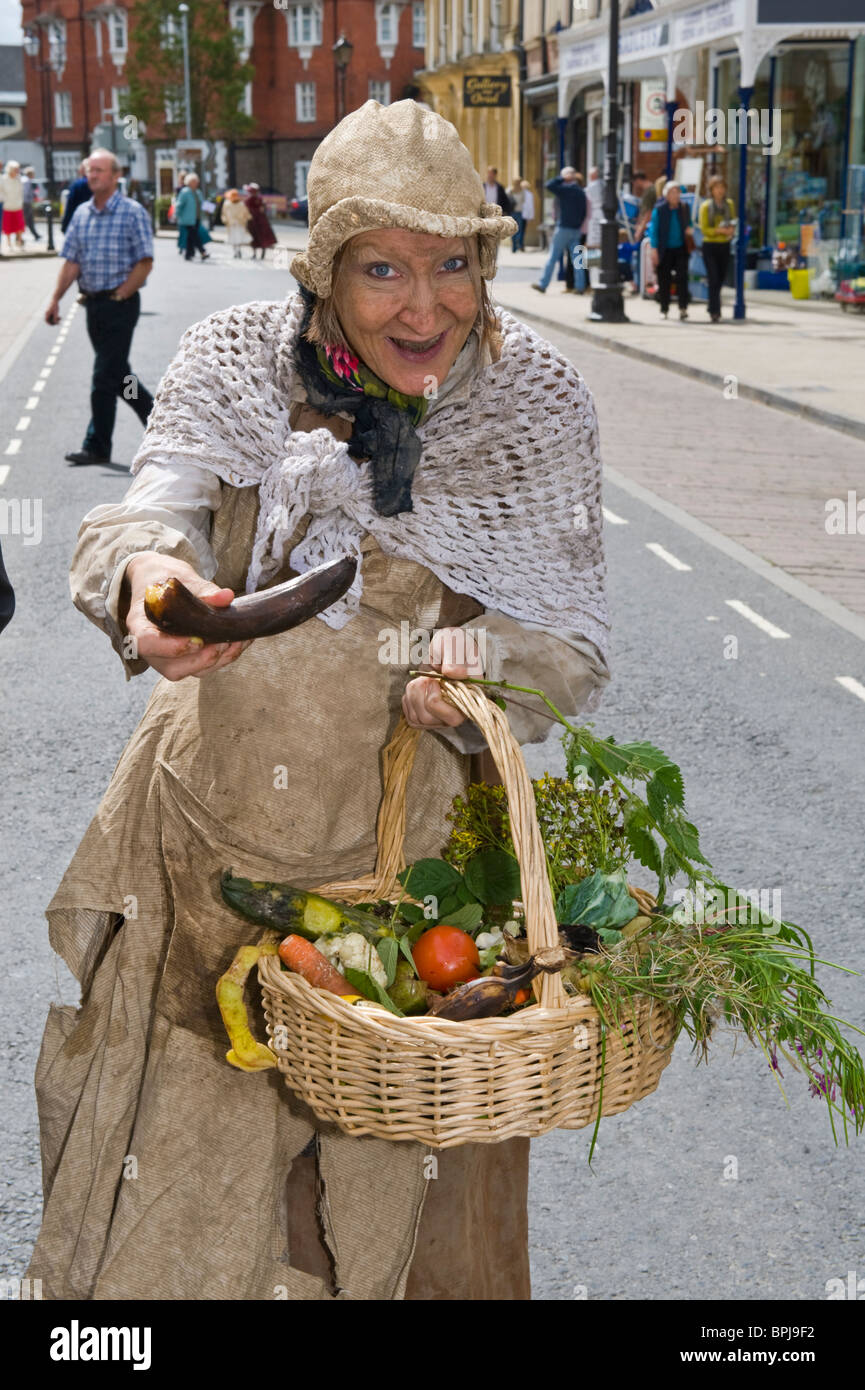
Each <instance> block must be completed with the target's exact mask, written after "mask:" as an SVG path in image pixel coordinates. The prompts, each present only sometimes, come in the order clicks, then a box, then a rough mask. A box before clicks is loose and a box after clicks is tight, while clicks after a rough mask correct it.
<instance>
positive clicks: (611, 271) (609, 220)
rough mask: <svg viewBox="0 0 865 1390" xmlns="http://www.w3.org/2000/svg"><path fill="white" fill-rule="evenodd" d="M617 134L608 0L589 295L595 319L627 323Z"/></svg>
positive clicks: (614, 45)
mask: <svg viewBox="0 0 865 1390" xmlns="http://www.w3.org/2000/svg"><path fill="white" fill-rule="evenodd" d="M618 137H619V0H610V53H609V71H608V74H607V148H606V153H605V155H604V198H603V202H602V203H601V208H602V210H603V214H604V216H603V219H602V221H601V274H600V283H599V284H598V286H597V287H596V289H595V292H594V294H593V295H592V312H591V313H590V314H589V318H590V319H593V320H594V321H595V322H603V323H628V322H629V320H628V316H627V314H626V313H625V301H624V299H623V298H622V287H621V284H620V281H619V223H618V219H617V216H616V214H617V212H618V201H619V200H618V197H617V194H616V167H617V164H618Z"/></svg>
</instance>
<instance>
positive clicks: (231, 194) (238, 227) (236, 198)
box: [222, 188, 255, 261]
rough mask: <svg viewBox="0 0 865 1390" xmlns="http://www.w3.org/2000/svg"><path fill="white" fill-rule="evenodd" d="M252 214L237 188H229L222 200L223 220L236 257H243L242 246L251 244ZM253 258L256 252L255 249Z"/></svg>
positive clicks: (238, 258)
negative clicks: (250, 224)
mask: <svg viewBox="0 0 865 1390" xmlns="http://www.w3.org/2000/svg"><path fill="white" fill-rule="evenodd" d="M251 216H252V214H251V213H250V211H249V208H248V207H247V206H246V203H245V202H244V201H243V199H242V198H241V196H240V193H239V192H238V190H237V189H236V188H229V189H228V191H227V193H226V194H225V197H224V199H223V202H222V221H223V223H224V224H225V226H226V227H227V228H228V244H229V246H233V247H234V259H235V260H236V261H240V260H242V259H243V252H242V250H241V247H243V246H247V245H248V244H249V222H250V218H251ZM252 254H253V258H254V257H255V252H254V251H253V253H252Z"/></svg>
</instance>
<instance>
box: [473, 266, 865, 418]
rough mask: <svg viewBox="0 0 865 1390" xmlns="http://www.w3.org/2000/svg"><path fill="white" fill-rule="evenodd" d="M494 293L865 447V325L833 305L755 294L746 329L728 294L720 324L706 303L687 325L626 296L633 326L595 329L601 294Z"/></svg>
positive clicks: (521, 285) (694, 309)
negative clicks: (594, 301) (595, 300)
mask: <svg viewBox="0 0 865 1390" xmlns="http://www.w3.org/2000/svg"><path fill="white" fill-rule="evenodd" d="M543 259H544V258H543V255H542V254H541V253H540V252H534V253H526V254H525V255H524V256H523V255H516V256H514V255H513V254H512V253H511V252H510V251H504V252H503V253H502V255H501V258H500V264H501V266H502V270H503V271H505V272H507V271H508V270H509V269H510V268H511V267H512V266H513V265H514V263H515V262H520V263H523V262H525V263H526V268H527V269H528V267H529V266H532V269H534V268H535V267H537V269H538V271H539V270H540V267H541V266H542V264H543ZM532 278H536V277H535V276H534V275H533V276H532ZM493 293H494V297H495V299H496V300H497V301H498V303H499V304H501V305H503V307H504V308H506V309H510V310H512V311H513V312H514V313H516V314H518V315H520V316H521V317H522V316H526V317H529V316H531V318H532V319H533V320H535V321H536V322H538V323H543V324H546V325H550V326H553V327H556V328H560V329H564V330H565V331H566V332H568V333H572V334H574V335H575V336H577V337H581V338H585V339H588V340H590V341H594V342H598V343H599V344H601V345H602V346H604V347H606V348H610V349H612V350H613V351H614V352H620V353H625V354H627V355H630V356H633V357H636V358H639V359H641V360H643V361H645V362H651V363H653V364H654V365H656V366H662V367H666V368H667V369H668V370H670V371H674V372H678V373H680V374H682V375H685V376H690V377H696V378H697V379H698V380H702V381H706V382H708V383H709V384H711V385H714V386H719V387H724V386H726V388H727V390H728V392H730V393H733V392H735V394H737V395H739V396H746V397H749V398H750V399H752V400H759V401H762V402H763V403H764V404H767V405H773V406H776V407H778V408H780V409H783V410H788V411H792V412H793V413H795V414H798V415H801V416H804V417H806V418H809V419H812V420H815V421H817V422H819V423H820V424H825V425H830V426H831V427H833V428H834V429H840V430H844V431H845V432H846V433H849V434H853V435H856V436H857V437H859V438H865V391H863V389H862V383H863V381H865V318H863V317H862V316H861V315H858V314H856V315H851V314H844V313H842V311H841V308H840V305H837V304H834V303H832V302H831V301H820V300H815V301H811V300H808V301H803V302H800V301H793V300H791V299H789V297H786V296H784V295H782V294H780V293H778V294H777V295H776V296H773V297H771V298H770V297H769V295H768V294H762V295H761V294H753V295H747V294H746V312H747V317H746V318H745V319H744V320H741V321H736V320H734V319H733V317H732V312H733V292H732V291H731V290H725V291H724V300H723V314H724V317H723V319H722V321H721V323H720V324H712V323H711V322H710V321H709V317H708V313H707V310H706V306H705V303H702V302H701V303H694V304H692V305H691V306H690V308H689V311H688V312H689V316H688V319H687V320H686V321H685V322H684V323H682V322H680V321H679V318H678V310H677V309H676V308H671V310H670V317H669V318H668V319H666V320H664V319H662V318H661V315H660V310H659V309H658V306H657V304H655V303H654V302H652V301H650V300H645V299H642V298H641V297H640V296H639V295H633V296H630V295H629V294H626V296H625V313H626V314H627V315H628V318H629V320H630V322H629V323H622V324H609V323H592V322H590V320H589V317H588V316H589V312H590V309H591V293H590V292H587V293H586V294H585V295H576V294H567V293H565V292H564V289H563V284H562V282H561V281H556V280H553V281H551V283H550V285H549V287H548V289H547V292H546V294H539V293H538V292H537V290H533V289H532V287H531V283H530V281H528V280H526V281H514V280H513V279H511V278H508V277H507V276H506V274H505V275H502V274H500V275H499V277H498V278H497V279H496V281H495V286H494V291H493Z"/></svg>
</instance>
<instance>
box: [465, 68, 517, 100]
mask: <svg viewBox="0 0 865 1390" xmlns="http://www.w3.org/2000/svg"><path fill="white" fill-rule="evenodd" d="M510 104H511V79H510V76H509V74H507V73H501V74H499V73H489V72H485V73H479V74H477V75H474V76H470V77H464V78H463V106H510Z"/></svg>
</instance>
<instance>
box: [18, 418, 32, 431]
mask: <svg viewBox="0 0 865 1390" xmlns="http://www.w3.org/2000/svg"><path fill="white" fill-rule="evenodd" d="M15 428H16V430H29V428H30V416H29V415H22V416H21V419H20V420H19V421H18V424H17V425H16V426H15Z"/></svg>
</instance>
